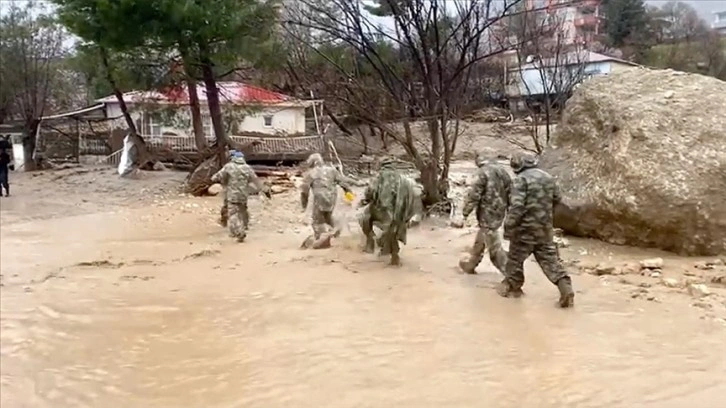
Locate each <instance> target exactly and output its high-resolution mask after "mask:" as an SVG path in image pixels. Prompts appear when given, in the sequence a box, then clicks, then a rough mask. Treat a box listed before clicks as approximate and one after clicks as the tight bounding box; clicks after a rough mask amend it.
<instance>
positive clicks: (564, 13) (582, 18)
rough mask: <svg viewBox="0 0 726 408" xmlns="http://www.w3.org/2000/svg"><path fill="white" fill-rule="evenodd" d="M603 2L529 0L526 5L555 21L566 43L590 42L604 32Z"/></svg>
mask: <svg viewBox="0 0 726 408" xmlns="http://www.w3.org/2000/svg"><path fill="white" fill-rule="evenodd" d="M602 3H603V1H602V0H527V3H526V7H527V9H528V10H536V12H537V13H542V14H543V15H545V16H547V17H546V18H549V19H550V20H551V21H553V24H556V26H557V27H556V28H557V30H558V31H560V33H561V34H562V35H563V38H564V41H565V43H568V44H577V43H581V44H589V43H592V42H594V41H597V40H598V39H599V38H600V37H601V36H602V35H603V34H604V22H605V10H604V6H603V4H602Z"/></svg>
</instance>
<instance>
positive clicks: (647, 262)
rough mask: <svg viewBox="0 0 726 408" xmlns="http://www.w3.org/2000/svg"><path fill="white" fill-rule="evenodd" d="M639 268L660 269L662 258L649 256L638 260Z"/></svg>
mask: <svg viewBox="0 0 726 408" xmlns="http://www.w3.org/2000/svg"><path fill="white" fill-rule="evenodd" d="M640 268H641V269H662V268H663V258H651V259H644V260H642V261H640Z"/></svg>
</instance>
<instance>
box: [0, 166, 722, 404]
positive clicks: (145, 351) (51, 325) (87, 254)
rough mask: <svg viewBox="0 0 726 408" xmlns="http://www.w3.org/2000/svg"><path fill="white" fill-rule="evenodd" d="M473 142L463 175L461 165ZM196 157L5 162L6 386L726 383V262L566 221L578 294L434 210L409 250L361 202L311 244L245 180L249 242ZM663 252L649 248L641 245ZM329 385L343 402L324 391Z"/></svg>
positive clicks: (711, 392) (142, 397) (187, 393)
mask: <svg viewBox="0 0 726 408" xmlns="http://www.w3.org/2000/svg"><path fill="white" fill-rule="evenodd" d="M470 170H471V167H470V166H469V164H468V163H460V164H457V166H455V167H454V172H453V178H454V179H458V180H466V178H467V174H468V173H469V172H470ZM184 176H185V175H184V174H182V173H176V172H171V171H168V172H154V173H141V175H140V178H139V179H137V180H122V179H119V178H118V177H117V176H116V174H115V171H114V170H113V169H109V168H68V169H64V170H58V171H45V172H40V173H34V174H11V177H12V179H11V183H12V189H13V193H14V195H13V196H12V197H10V198H2V199H0V200H1V201H0V210H1V211H0V223H1V224H0V244H1V246H0V266H1V268H0V269H1V270H2V272H1V273H2V287H1V288H0V294H1V295H2V296H0V306H1V309H0V310H1V314H2V315H1V318H0V320H1V322H2V323H1V328H2V330H1V331H0V339H1V340H2V345H1V347H0V355H1V357H2V367H1V368H2V370H1V371H2V372H1V373H0V374H1V375H0V385H1V386H2V392H1V393H0V405H2V407H3V408H5V407H26V406H28V407H29V406H32V407H45V406H47V407H51V406H52V407H86V406H88V407H110V406H145V407H177V406H190V407H233V406H240V407H241V406H244V407H278V406H279V407H290V406H295V407H319V406H336V407H369V406H370V407H384V406H396V407H417V408H418V407H428V406H431V407H440V406H481V404H482V403H484V404H486V405H487V406H492V407H511V406H539V407H578V408H581V407H641V406H642V407H646V406H647V407H659V408H664V407H685V406H691V405H694V406H702V407H716V406H718V405H719V404H716V405H714V403H715V401H719V400H721V401H723V398H724V397H726V386H725V385H724V383H723V381H722V378H723V374H724V372H726V361H725V360H726V344H724V342H723V339H724V338H725V336H726V282H725V277H726V267H725V266H724V265H723V260H722V259H715V258H683V257H678V256H674V255H672V254H668V253H664V252H660V251H655V250H645V249H637V248H626V247H615V246H611V245H606V244H602V243H600V242H596V241H590V240H582V239H575V238H566V241H567V247H565V248H562V250H561V255H562V258H563V260H564V261H565V263H566V265H567V267H568V270H569V271H570V273H571V274H572V275H573V280H574V284H575V286H576V292H577V297H576V307H575V308H574V309H572V310H559V309H556V308H555V307H554V302H555V300H556V297H557V291H556V288H555V287H553V286H552V285H551V284H549V282H547V281H546V280H545V279H544V277H543V276H542V274H541V272H540V271H539V269H538V267H537V266H536V265H535V264H534V263H533V262H532V260H529V261H528V264H527V279H528V281H527V284H526V286H525V291H526V293H527V295H526V296H525V297H524V298H522V299H516V300H514V299H501V298H499V297H498V296H497V295H496V294H495V292H494V290H493V287H494V285H495V284H496V283H497V282H498V281H499V280H500V279H501V277H500V275H499V274H498V273H497V272H496V270H495V269H494V268H493V266H492V265H491V263H489V261H488V260H485V261H484V262H483V263H482V264H481V265H480V266H479V268H478V271H479V274H478V275H476V276H470V275H463V274H460V273H459V272H458V271H457V269H456V264H457V261H458V259H459V256H460V255H461V253H462V252H464V251H465V250H466V249H467V248H468V246H469V245H470V244H471V243H472V241H473V239H474V231H475V230H474V228H473V224H474V220H468V222H467V225H466V226H465V227H464V228H463V229H456V228H451V227H448V226H447V223H448V220H441V219H429V220H427V221H425V222H424V223H423V224H422V225H421V226H419V227H417V228H416V229H414V230H412V232H411V233H410V237H409V239H410V241H409V244H408V245H407V246H406V247H404V248H403V252H402V257H403V262H404V265H403V266H402V267H401V268H392V267H388V266H386V264H385V260H383V259H378V258H377V257H376V256H373V255H367V254H363V253H361V252H360V250H359V245H360V240H361V237H360V234H359V231H358V228H357V226H356V223H355V220H354V217H355V208H353V207H351V206H347V205H345V204H344V203H342V202H341V205H340V207H339V210H338V212H339V215H340V216H341V217H342V218H343V219H344V220H345V223H346V225H347V226H348V228H347V229H346V230H345V232H344V234H343V236H342V237H341V238H340V239H339V240H337V241H335V242H334V247H333V248H331V249H328V250H320V251H303V250H300V249H299V248H298V247H299V245H300V243H301V242H302V241H303V239H304V238H305V237H306V236H307V235H308V234H309V233H310V227H309V211H308V212H306V213H304V212H303V211H302V210H301V209H300V208H299V201H298V200H299V197H298V193H297V191H295V190H294V189H291V190H289V191H288V192H285V193H282V194H278V195H275V196H274V197H273V199H272V200H271V201H268V200H266V199H263V198H259V197H253V198H252V200H251V214H252V224H251V227H250V234H249V237H248V240H247V242H245V243H243V244H237V243H234V242H233V241H232V240H231V239H230V238H229V237H228V236H227V233H226V231H225V230H224V229H223V228H221V227H220V226H219V225H217V223H216V220H217V216H218V210H219V206H220V204H221V203H220V198H219V197H202V198H193V197H189V196H186V195H184V194H181V193H179V186H180V184H181V181H182V180H183V178H184ZM653 258H661V259H662V263H663V265H662V266H661V267H658V268H655V267H657V266H659V265H651V266H654V267H653V268H643V267H641V265H640V262H641V261H644V260H651V259H653ZM332 401H334V402H332Z"/></svg>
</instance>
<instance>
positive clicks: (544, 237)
mask: <svg viewBox="0 0 726 408" xmlns="http://www.w3.org/2000/svg"><path fill="white" fill-rule="evenodd" d="M510 165H511V167H512V170H514V172H515V173H516V175H517V177H516V178H515V180H514V183H513V184H512V193H511V196H510V202H509V209H508V214H507V218H506V220H505V221H504V235H505V238H508V239H509V257H508V259H507V265H506V269H505V272H504V276H505V278H504V280H503V281H502V283H500V285H499V287H498V288H497V292H498V293H499V294H500V295H501V296H504V297H509V296H515V297H516V296H519V295H521V294H522V286H523V285H524V261H525V259H527V257H529V255H531V254H534V257H535V259H536V260H537V263H538V264H539V266H540V268H542V272H544V274H545V276H547V279H549V280H550V282H552V283H553V284H555V285H557V288H558V289H559V291H560V300H559V306H560V307H571V306H572V305H573V304H574V300H575V293H574V291H573V290H572V280H571V279H570V277H569V276H568V275H567V272H566V271H565V269H564V267H563V266H562V263H561V261H560V258H559V256H558V252H557V246H556V245H555V242H554V227H553V218H554V214H553V213H554V206H555V205H557V204H559V203H560V202H561V201H562V197H561V195H560V191H559V187H558V186H557V182H556V181H555V179H554V177H552V176H551V175H550V174H549V173H547V172H545V171H544V170H541V169H539V168H537V159H536V157H534V156H532V155H515V156H514V157H512V159H511V161H510Z"/></svg>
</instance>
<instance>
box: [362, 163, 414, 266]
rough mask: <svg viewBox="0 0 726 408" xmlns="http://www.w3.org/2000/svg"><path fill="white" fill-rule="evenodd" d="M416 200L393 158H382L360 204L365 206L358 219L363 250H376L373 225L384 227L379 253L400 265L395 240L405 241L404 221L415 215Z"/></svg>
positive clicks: (406, 221) (396, 241) (397, 246)
mask: <svg viewBox="0 0 726 408" xmlns="http://www.w3.org/2000/svg"><path fill="white" fill-rule="evenodd" d="M415 199H416V197H415V192H414V183H413V182H412V181H411V180H410V179H408V178H407V177H404V176H403V175H401V174H400V173H399V171H398V170H397V169H396V167H395V159H393V158H384V159H383V160H382V161H381V166H380V171H379V173H378V177H377V178H376V179H375V180H374V181H373V182H372V183H371V184H370V185H368V187H367V188H366V190H365V193H364V194H363V200H361V202H360V204H359V205H360V206H365V205H368V208H367V209H366V210H365V211H364V213H363V214H362V217H361V218H360V220H359V221H360V225H361V229H362V230H363V233H364V234H365V236H366V246H365V251H366V252H369V253H372V252H373V251H374V250H375V244H376V240H375V236H374V235H373V225H374V224H375V225H376V226H379V227H380V228H381V229H382V230H383V234H382V235H381V238H380V239H379V240H378V243H379V245H380V246H381V254H390V255H391V265H400V264H401V259H400V257H399V251H400V247H399V245H398V243H399V242H402V243H403V244H406V232H407V227H408V225H407V223H408V221H409V220H410V219H411V218H412V217H413V215H414V214H413V213H414V209H415V204H414V200H415Z"/></svg>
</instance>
